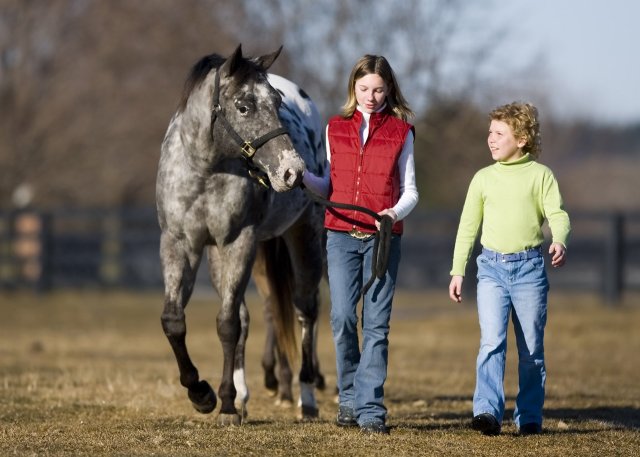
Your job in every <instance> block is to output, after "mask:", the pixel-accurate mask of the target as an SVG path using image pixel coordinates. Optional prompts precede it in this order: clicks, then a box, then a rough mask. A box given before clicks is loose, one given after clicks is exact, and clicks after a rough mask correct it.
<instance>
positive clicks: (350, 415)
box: [336, 406, 358, 427]
mask: <svg viewBox="0 0 640 457" xmlns="http://www.w3.org/2000/svg"><path fill="white" fill-rule="evenodd" d="M336 424H337V425H338V426H339V427H357V426H358V421H357V420H356V415H355V413H354V412H353V408H349V407H348V406H338V415H337V417H336Z"/></svg>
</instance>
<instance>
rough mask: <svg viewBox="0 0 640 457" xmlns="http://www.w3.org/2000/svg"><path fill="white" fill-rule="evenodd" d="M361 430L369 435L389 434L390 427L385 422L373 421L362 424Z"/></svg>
mask: <svg viewBox="0 0 640 457" xmlns="http://www.w3.org/2000/svg"><path fill="white" fill-rule="evenodd" d="M360 431H362V433H366V434H368V435H388V434H389V427H387V426H386V425H385V424H384V422H381V421H372V422H365V423H364V424H362V425H361V426H360Z"/></svg>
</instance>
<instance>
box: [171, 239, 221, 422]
mask: <svg viewBox="0 0 640 457" xmlns="http://www.w3.org/2000/svg"><path fill="white" fill-rule="evenodd" d="M172 241H173V240H171V239H169V237H168V235H166V234H163V235H162V238H161V251H160V254H161V257H162V264H163V275H164V281H165V302H164V310H163V312H162V317H161V322H162V328H163V330H164V333H165V335H166V337H167V339H168V340H169V344H170V345H171V348H172V349H173V353H174V355H175V357H176V361H177V363H178V369H179V371H180V384H181V385H182V386H184V387H186V388H187V391H188V396H189V400H191V403H192V404H193V407H194V408H195V409H196V411H198V412H200V413H203V414H207V413H210V412H211V411H213V410H214V409H215V407H216V403H217V399H216V395H215V393H214V391H213V389H212V388H211V386H210V385H209V383H208V382H207V381H204V380H200V377H199V374H198V370H197V368H196V367H195V365H194V364H193V362H192V361H191V357H190V356H189V352H188V351H187V345H186V334H187V327H186V320H185V313H184V310H185V307H186V306H187V303H188V301H189V298H190V297H191V293H192V292H193V285H194V283H195V277H196V271H197V268H198V265H199V263H200V257H199V256H197V255H192V256H191V258H189V256H187V255H186V254H185V253H184V252H182V251H180V250H179V249H178V248H176V243H174V242H172Z"/></svg>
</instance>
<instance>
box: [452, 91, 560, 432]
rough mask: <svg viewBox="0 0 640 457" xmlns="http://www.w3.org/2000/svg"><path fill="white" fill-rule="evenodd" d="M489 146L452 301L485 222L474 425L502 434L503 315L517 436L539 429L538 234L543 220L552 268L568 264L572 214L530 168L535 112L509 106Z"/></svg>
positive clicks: (540, 172) (539, 169)
mask: <svg viewBox="0 0 640 457" xmlns="http://www.w3.org/2000/svg"><path fill="white" fill-rule="evenodd" d="M489 118H490V121H491V123H490V126H489V136H488V140H487V142H488V145H489V150H490V152H491V156H492V158H493V160H495V161H496V163H494V164H493V165H491V166H488V167H486V168H483V169H481V170H480V171H478V172H477V173H476V175H475V176H474V177H473V179H472V181H471V184H470V185H469V190H468V193H467V197H466V200H465V203H464V208H463V210H462V215H461V217H460V225H459V227H458V234H457V236H456V244H455V248H454V253H453V266H452V269H451V275H452V278H451V283H450V285H449V296H450V297H451V299H452V300H454V301H456V302H460V301H462V295H461V292H462V282H463V277H464V271H465V267H466V264H467V261H468V259H469V256H470V254H471V251H472V248H473V244H474V242H475V238H476V235H477V233H478V229H479V228H480V224H482V236H481V238H480V242H481V244H482V246H483V249H482V253H481V254H480V255H479V256H478V258H477V264H478V288H477V301H478V318H479V322H480V350H479V353H478V358H477V362H476V388H475V393H474V396H473V415H474V417H473V420H472V422H471V426H472V428H473V429H474V430H478V431H480V432H481V433H483V434H485V435H498V434H499V433H500V429H501V424H502V419H503V415H504V408H505V405H504V403H505V396H504V386H503V381H504V370H505V361H506V349H507V346H506V345H507V327H508V322H509V314H510V312H511V311H513V316H512V320H513V326H514V331H515V335H516V343H517V346H518V355H519V362H518V373H519V392H518V396H517V398H516V407H515V411H514V422H515V424H516V427H517V428H518V432H519V433H520V434H522V435H530V434H538V433H541V431H542V405H543V403H544V387H545V380H546V370H545V364H544V344H543V338H544V327H545V324H546V318H547V292H548V290H549V283H548V281H547V275H546V272H545V268H544V259H543V256H542V248H541V245H542V242H543V241H544V236H543V233H542V230H541V226H542V223H543V221H544V219H547V221H548V223H549V228H550V229H551V232H552V235H553V240H552V243H551V246H550V247H549V254H550V255H551V265H552V266H554V267H561V266H562V265H564V263H565V260H566V243H567V239H568V237H569V233H570V230H571V229H570V223H569V216H568V215H567V213H566V212H565V211H564V209H563V207H562V197H561V196H560V191H559V189H558V184H557V182H556V180H555V178H554V176H553V173H552V172H551V170H550V169H549V168H547V167H546V166H544V165H541V164H539V163H537V162H536V159H537V157H538V155H539V154H540V151H541V145H540V124H539V122H538V111H537V109H536V108H535V107H534V106H533V105H530V104H526V103H511V104H508V105H503V106H500V107H498V108H496V109H495V110H493V111H492V112H491V113H490V115H489Z"/></svg>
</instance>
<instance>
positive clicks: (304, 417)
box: [298, 405, 320, 422]
mask: <svg viewBox="0 0 640 457" xmlns="http://www.w3.org/2000/svg"><path fill="white" fill-rule="evenodd" d="M319 417H320V411H319V410H318V408H316V407H314V406H305V405H302V406H301V407H300V411H299V412H298V420H301V421H305V422H306V421H314V420H317V419H318V418H319Z"/></svg>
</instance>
